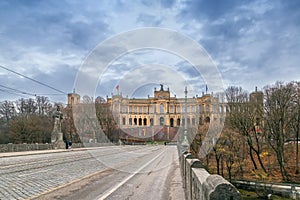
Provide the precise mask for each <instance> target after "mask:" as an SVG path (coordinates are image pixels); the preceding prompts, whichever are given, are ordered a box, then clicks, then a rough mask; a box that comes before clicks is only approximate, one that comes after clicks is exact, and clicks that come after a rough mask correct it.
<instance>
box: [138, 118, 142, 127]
mask: <svg viewBox="0 0 300 200" xmlns="http://www.w3.org/2000/svg"><path fill="white" fill-rule="evenodd" d="M142 121H143V120H142V118H139V126H142Z"/></svg>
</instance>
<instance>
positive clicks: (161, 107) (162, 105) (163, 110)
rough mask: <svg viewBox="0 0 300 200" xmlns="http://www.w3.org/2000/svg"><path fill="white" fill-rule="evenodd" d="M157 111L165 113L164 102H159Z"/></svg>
mask: <svg viewBox="0 0 300 200" xmlns="http://www.w3.org/2000/svg"><path fill="white" fill-rule="evenodd" d="M159 112H160V113H165V108H164V104H160V106H159Z"/></svg>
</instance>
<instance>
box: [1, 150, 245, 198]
mask: <svg viewBox="0 0 300 200" xmlns="http://www.w3.org/2000/svg"><path fill="white" fill-rule="evenodd" d="M187 159H188V154H182V156H181V154H180V153H179V154H178V149H177V146H176V145H167V146H164V145H136V146H134V145H125V146H124V145H123V146H122V145H121V146H103V147H94V148H72V149H67V150H65V149H57V150H43V151H26V152H10V153H1V154H0V180H1V185H0V199H98V200H102V199H137V200H138V199H139V200H140V199H172V200H175V199H178V200H184V199H212V198H205V197H204V193H212V192H210V191H205V188H209V187H210V190H212V191H214V190H216V188H215V186H214V185H217V184H219V183H223V182H224V183H225V184H224V185H228V184H229V183H228V182H226V181H225V179H223V178H220V177H217V178H215V177H213V178H212V179H211V182H209V184H208V186H204V184H203V180H201V176H206V177H205V179H208V177H209V174H208V173H207V172H206V171H205V170H204V169H197V170H198V171H197V170H196V172H193V171H195V170H192V168H189V167H188V165H195V167H196V165H197V162H195V160H193V159H192V160H190V161H188V162H186V161H187ZM184 163H185V164H184ZM193 163H194V164H193ZM180 165H184V168H183V167H182V166H181V167H180ZM190 167H192V166H190ZM183 169H184V170H183ZM199 170H200V171H199ZM201 170H202V172H201ZM203 170H204V171H203ZM193 173H196V177H195V174H194V175H193V176H192V174H193ZM197 173H198V178H197ZM182 174H184V176H182ZM199 177H200V178H199ZM192 180H195V182H191V181H192ZM214 181H215V182H216V181H217V182H218V183H214ZM220 181H221V182H220ZM201 182H202V183H201ZM201 184H203V186H201ZM224 185H223V186H224ZM223 186H222V187H220V189H223V190H224V188H225V190H227V189H226V187H223ZM229 186H230V188H231V189H232V190H233V191H232V194H233V195H231V197H230V198H228V199H240V196H239V193H238V192H237V190H236V189H235V188H234V187H233V186H232V185H231V184H229ZM184 188H185V189H184ZM189 191H192V193H190V192H189ZM199 192H200V193H201V192H202V193H203V194H198V193H199ZM219 192H220V191H219ZM234 195H237V196H234Z"/></svg>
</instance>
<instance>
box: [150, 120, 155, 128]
mask: <svg viewBox="0 0 300 200" xmlns="http://www.w3.org/2000/svg"><path fill="white" fill-rule="evenodd" d="M153 125H154V123H153V118H151V119H150V126H153Z"/></svg>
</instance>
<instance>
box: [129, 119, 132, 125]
mask: <svg viewBox="0 0 300 200" xmlns="http://www.w3.org/2000/svg"><path fill="white" fill-rule="evenodd" d="M129 125H130V126H131V125H132V118H129Z"/></svg>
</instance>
